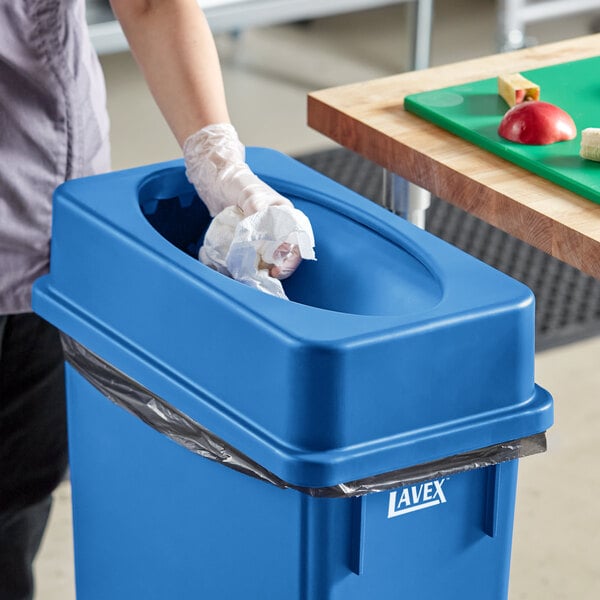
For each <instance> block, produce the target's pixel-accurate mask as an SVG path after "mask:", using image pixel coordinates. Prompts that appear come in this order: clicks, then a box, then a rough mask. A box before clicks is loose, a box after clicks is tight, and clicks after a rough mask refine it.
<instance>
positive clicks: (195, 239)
mask: <svg viewBox="0 0 600 600" xmlns="http://www.w3.org/2000/svg"><path fill="white" fill-rule="evenodd" d="M247 158H248V161H249V163H250V165H251V167H252V168H253V170H254V171H255V172H256V173H257V174H258V175H259V176H260V177H262V178H263V179H265V181H267V183H269V184H270V185H272V186H273V187H275V189H277V190H278V191H279V192H280V193H282V194H284V195H286V196H288V197H290V198H291V199H292V200H293V201H294V203H295V204H296V205H297V206H298V208H300V209H302V210H303V211H304V212H305V213H306V214H307V216H308V217H309V218H310V220H311V222H312V224H313V228H314V230H315V237H316V241H317V259H318V260H317V261H316V262H314V263H313V262H305V263H303V264H302V265H301V266H300V268H299V269H298V271H297V272H296V273H295V274H294V276H293V277H291V278H290V279H288V280H286V282H284V288H285V291H286V293H287V295H288V297H289V298H290V301H285V300H281V299H279V298H275V297H272V296H268V295H266V294H263V293H261V292H258V291H256V290H254V289H251V288H249V287H246V286H244V285H242V284H241V283H239V282H236V281H233V280H231V279H228V278H227V277H225V276H223V275H221V274H219V273H216V272H215V271H212V270H211V269H209V268H208V267H206V266H204V265H202V264H201V263H200V262H199V261H198V260H197V259H196V258H195V256H194V255H195V253H196V252H197V250H198V244H199V243H200V242H201V239H202V234H203V231H204V229H205V228H206V226H207V225H208V223H209V220H210V218H209V215H208V212H207V211H206V209H205V207H204V205H203V204H202V202H201V201H200V199H199V198H198V197H197V195H196V193H195V191H194V190H193V188H192V186H191V185H190V184H189V183H188V182H187V180H186V178H185V169H184V166H183V163H182V161H172V162H169V163H165V164H161V165H150V166H148V167H141V168H138V169H132V170H128V171H123V172H118V173H111V174H107V175H102V176H96V177H90V178H86V179H81V180H76V181H70V182H67V183H66V184H64V185H63V186H61V187H60V188H58V190H57V191H56V193H55V201H54V208H53V237H52V248H51V269H50V274H49V275H48V276H45V277H43V278H41V279H40V280H38V282H36V284H35V286H34V292H33V305H34V310H35V311H36V312H38V313H39V314H41V315H42V316H43V317H44V318H46V319H47V320H49V321H50V322H52V323H53V324H55V325H56V326H57V327H59V328H60V329H61V330H62V331H63V332H64V333H65V335H66V336H68V337H69V338H72V339H74V340H76V341H77V343H78V344H80V345H81V346H83V347H85V348H87V349H89V350H90V351H91V352H92V353H94V354H95V355H97V356H98V357H100V358H101V359H102V360H103V361H105V362H106V363H109V364H110V365H113V366H114V367H115V369H117V370H118V371H119V372H120V373H122V374H123V375H124V376H126V377H127V378H129V379H130V380H133V381H135V382H137V383H139V385H140V386H142V387H143V388H144V389H146V390H149V391H150V392H151V394H154V395H155V396H156V397H157V398H159V399H162V400H163V401H164V402H166V403H167V404H168V405H169V406H171V407H173V409H174V410H175V411H177V414H179V415H184V416H185V417H186V419H189V422H190V423H196V424H200V425H201V426H202V427H203V428H204V430H206V431H208V432H210V433H211V434H212V435H214V436H216V437H217V438H218V439H220V440H224V441H225V442H226V443H227V444H229V446H230V449H233V451H234V453H239V454H240V455H243V456H245V457H249V459H251V461H252V462H253V464H256V465H260V467H261V469H262V470H263V471H264V472H267V473H269V474H272V475H273V477H274V478H275V479H276V480H277V482H278V483H277V485H280V483H281V482H284V484H285V485H282V486H281V485H280V487H277V485H273V484H271V483H266V482H264V481H261V480H259V479H257V478H255V477H253V476H250V475H247V474H244V473H240V472H238V471H236V470H232V469H229V468H227V466H226V465H225V464H220V463H217V462H212V461H210V460H208V459H206V458H203V457H202V456H199V455H198V454H196V453H195V443H192V444H191V446H193V448H190V447H189V446H190V444H189V441H190V440H189V439H187V440H181V439H179V438H178V435H174V436H171V437H167V436H166V435H163V434H162V433H160V432H159V431H160V430H155V428H154V426H153V424H152V423H150V424H147V423H146V422H142V421H140V420H139V419H137V418H136V417H135V416H133V415H132V414H130V413H128V412H126V411H125V410H123V408H122V407H121V406H117V405H116V404H114V403H113V402H112V401H111V400H115V398H114V397H112V395H111V394H110V393H108V392H106V393H105V392H104V391H102V389H101V388H99V389H97V388H96V387H95V386H94V385H91V384H90V383H89V382H88V377H87V376H86V373H85V372H83V371H81V370H78V371H76V370H75V369H74V368H72V367H69V368H68V412H69V430H70V434H69V435H70V453H71V477H72V487H73V515H74V536H75V555H76V580H77V590H78V597H79V598H80V599H82V600H93V599H94V598H102V599H103V600H105V599H106V598H111V599H119V598H127V599H128V600H130V599H131V598H144V599H145V600H146V599H148V600H151V599H152V598H156V599H159V598H160V599H161V600H162V599H164V598H193V597H200V596H203V597H207V598H211V599H215V600H216V599H223V600H230V599H231V598H234V597H237V596H238V595H240V596H241V595H242V594H243V595H244V597H246V598H249V599H256V600H258V599H261V600H262V599H264V598H273V599H274V600H279V599H281V600H290V599H292V600H293V599H295V598H298V599H302V600H313V599H315V600H316V599H323V600H329V599H331V600H333V599H336V600H337V599H339V600H342V598H343V599H344V600H347V599H354V598H356V599H358V598H360V599H365V598H373V597H376V595H377V594H381V595H385V597H390V598H394V597H398V598H399V597H404V596H406V595H407V594H410V595H412V596H413V597H416V598H430V597H434V594H435V595H438V594H439V595H441V596H443V597H444V598H449V599H452V598H456V599H458V598H460V599H461V600H465V599H470V598H473V599H477V600H488V599H489V600H492V599H494V600H496V599H498V600H504V599H505V598H506V596H507V586H508V571H509V562H510V541H511V536H512V518H513V512H514V497H515V488H516V475H517V460H508V461H499V463H498V464H491V466H485V467H481V466H480V465H485V464H486V463H485V462H481V463H478V462H477V461H474V463H473V465H471V467H472V468H470V469H469V470H465V469H462V471H461V472H453V471H452V469H450V470H449V471H447V472H446V471H444V473H445V474H442V475H440V476H439V477H438V476H437V475H435V474H433V472H432V476H431V477H430V478H429V479H427V478H423V477H420V478H419V479H418V480H417V481H415V482H414V483H411V485H406V486H404V487H397V488H396V489H393V488H390V487H389V486H388V487H386V488H385V490H382V491H378V492H376V493H369V494H366V495H360V493H361V492H357V491H356V490H357V489H359V488H360V489H363V488H361V487H360V486H358V487H357V486H355V485H354V483H355V482H357V481H358V482H361V481H363V480H366V479H368V478H371V477H379V476H384V477H385V474H387V473H389V472H395V471H397V470H403V469H410V468H411V467H414V466H419V465H425V466H427V465H430V464H434V463H436V464H438V466H439V463H440V461H441V462H444V461H448V462H449V463H450V464H452V461H453V459H454V457H456V456H464V455H469V453H470V452H477V451H478V449H485V448H490V447H494V446H495V445H498V444H503V443H506V442H511V441H512V440H518V439H520V438H525V437H527V436H535V435H537V434H540V433H543V432H545V431H546V429H547V428H548V427H550V425H551V424H552V418H553V416H552V399H551V397H550V395H549V394H548V393H547V392H546V391H544V390H543V389H541V388H540V387H539V386H537V385H536V384H535V382H534V369H533V357H534V298H533V294H532V293H531V291H530V290H528V289H527V288H526V287H525V286H523V285H522V284H520V283H519V282H517V281H515V280H513V279H511V278H510V277H508V276H506V275H504V274H502V273H500V272H498V271H496V270H494V269H492V268H491V267H489V266H488V265H485V264H483V263H481V262H480V261H478V260H476V259H474V258H473V257H470V256H468V255H466V254H465V253H463V252H461V251H460V250H458V249H456V248H454V247H452V246H450V245H448V244H446V243H445V242H443V241H442V240H439V239H437V238H435V237H434V236H431V235H430V234H428V233H427V232H425V231H422V230H420V229H418V228H416V227H414V226H412V225H411V224H410V223H407V222H405V221H403V220H402V219H399V218H398V217H396V216H394V215H392V214H390V213H388V212H387V211H385V210H384V209H383V208H381V207H379V206H376V205H375V204H373V203H371V202H369V201H368V200H366V199H364V198H361V197H360V196H358V195H356V194H354V193H353V192H351V191H350V190H348V189H346V188H343V187H342V186H340V185H338V184H336V183H335V182H333V181H331V180H329V179H327V178H326V177H324V176H322V175H319V174H317V173H316V172H314V171H312V170H311V169H309V168H307V167H306V166H303V165H301V164H300V163H298V162H296V161H294V160H292V159H290V158H288V157H285V156H284V155H282V154H280V153H277V152H274V151H270V150H266V149H249V151H248V156H247ZM116 379H117V384H120V382H119V377H117V378H116ZM125 389H127V386H126V385H125ZM109 398H110V399H111V400H109ZM153 406H154V405H153V404H152V401H151V400H149V401H148V403H147V408H150V409H151V410H150V413H152V410H153ZM159 412H160V411H159ZM157 414H158V413H157ZM163 417H164V415H162V414H161V418H163ZM148 421H152V417H149V419H148ZM174 440H175V441H174ZM181 444H183V445H184V446H186V444H187V446H186V447H183V446H182V445H181ZM228 451H229V450H226V451H225V454H227V452H228ZM223 462H225V463H226V462H228V461H227V460H224V461H223ZM448 473H450V474H448ZM353 482H354V483H353ZM331 487H334V488H335V489H337V490H338V492H339V491H340V490H342V492H343V493H342V494H339V495H341V496H342V497H334V498H330V497H319V496H320V492H319V490H322V489H325V488H327V489H329V488H331ZM315 490H316V491H315ZM344 490H349V491H348V492H347V493H346V492H344Z"/></svg>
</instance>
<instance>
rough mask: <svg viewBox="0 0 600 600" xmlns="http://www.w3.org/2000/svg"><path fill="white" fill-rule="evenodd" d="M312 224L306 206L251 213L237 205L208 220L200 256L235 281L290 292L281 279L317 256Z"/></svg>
mask: <svg viewBox="0 0 600 600" xmlns="http://www.w3.org/2000/svg"><path fill="white" fill-rule="evenodd" d="M313 246H314V238H313V236H312V228H311V226H310V223H309V221H308V219H307V218H306V215H304V213H303V212H301V211H299V210H297V209H295V208H290V207H288V206H269V207H267V208H265V209H263V210H260V211H258V212H256V213H254V214H253V215H250V216H249V217H246V216H245V215H244V213H243V212H242V211H241V210H240V209H239V208H238V207H237V206H229V207H227V208H226V209H224V210H222V211H221V212H220V213H219V214H218V215H217V216H216V217H215V218H214V219H213V220H212V223H211V224H210V227H209V228H208V230H207V232H206V235H205V238H204V245H203V246H202V248H200V254H199V258H200V260H201V261H202V262H203V263H204V264H205V265H208V266H209V267H212V268H214V269H216V270H217V271H219V272H220V273H223V274H225V275H229V276H230V277H233V278H234V279H236V280H237V281H240V282H242V283H245V284H246V285H249V286H251V287H254V288H256V289H259V290H261V291H263V292H266V293H268V294H272V295H274V296H277V297H279V298H286V295H285V292H284V291H283V287H282V285H281V281H280V280H281V279H285V278H286V277H289V276H290V275H291V274H292V273H293V272H294V271H295V270H296V268H297V267H298V265H299V264H300V262H301V260H302V259H303V258H305V259H312V260H314V258H315V255H314V250H313Z"/></svg>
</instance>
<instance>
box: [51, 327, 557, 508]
mask: <svg viewBox="0 0 600 600" xmlns="http://www.w3.org/2000/svg"><path fill="white" fill-rule="evenodd" d="M62 343H63V348H64V351H65V357H66V360H67V362H68V363H69V364H70V365H71V366H72V367H73V368H74V369H75V370H77V371H78V372H79V374H80V375H81V376H82V377H84V378H85V379H86V380H87V381H88V382H89V383H91V384H92V385H93V386H94V387H95V388H96V389H97V390H99V391H100V392H101V393H102V394H103V395H104V396H106V397H107V398H108V399H109V400H111V401H112V402H114V403H115V404H117V405H118V406H120V407H122V408H124V409H125V410H127V411H128V412H130V413H132V414H133V415H135V416H136V417H138V418H139V419H141V420H142V421H143V422H144V423H146V424H147V425H149V426H150V427H152V428H153V429H155V430H156V431H158V432H160V433H162V434H163V435H166V436H167V437H168V438H170V439H171V440H173V441H174V442H176V443H178V444H180V445H181V446H183V447H185V448H187V449H188V450H190V451H191V452H194V453H195V454H198V455H200V456H203V457H204V458H208V459H210V460H213V461H216V462H218V463H221V464H223V465H224V466H227V467H230V468H232V469H235V470H236V471H240V472H241V473H244V474H246V475H249V476H252V477H256V478H257V479H261V480H263V481H265V482H268V483H270V484H273V485H275V486H277V487H279V488H282V489H294V490H297V491H299V492H302V493H304V494H308V495H309V496H315V497H322V498H349V497H353V496H363V495H365V494H369V493H373V492H382V491H385V490H392V489H395V488H399V487H403V486H405V485H412V484H415V483H419V482H423V481H431V480H434V479H439V478H440V477H446V476H449V475H452V474H455V473H462V472H465V471H470V470H472V469H480V468H483V467H489V466H491V465H496V464H498V463H501V462H505V461H508V460H514V459H517V458H523V457H525V456H530V455H532V454H538V453H540V452H545V451H546V435H545V433H538V434H535V435H532V436H528V437H525V438H520V439H517V440H511V441H508V442H504V443H502V444H496V445H493V446H487V447H485V448H481V449H478V450H473V451H470V452H465V453H463V454H456V455H453V456H450V457H447V458H443V459H440V460H435V461H432V462H428V463H423V464H419V465H414V466H411V467H407V468H403V469H398V470H396V471H389V472H387V473H383V474H378V475H373V476H371V477H366V478H364V479H360V480H357V481H348V482H346V483H340V484H338V485H333V486H327V487H320V488H311V487H302V486H297V485H293V484H290V483H287V482H285V481H283V480H282V479H280V478H279V477H278V476H277V475H275V474H274V473H272V472H271V471H269V470H268V469H265V468H264V467H262V466H261V465H259V464H258V463H256V462H255V461H253V460H252V459H251V458H249V457H248V456H246V455H245V454H243V453H242V452H239V451H238V450H236V449H235V448H233V447H232V446H230V445H229V444H228V443H227V442H225V441H224V440H222V439H221V438H219V437H218V436H216V435H214V434H213V433H211V432H210V431H208V430H207V429H205V428H204V427H202V425H200V424H199V423H196V422H195V421H194V420H193V419H191V418H190V417H188V416H186V415H185V414H183V413H182V412H180V411H179V410H177V409H176V408H175V407H173V406H171V405H170V404H169V403H168V402H166V401H165V400H163V399H162V398H160V397H158V396H157V395H155V394H153V393H152V392H151V391H150V390H148V389H147V388H145V387H144V386H142V385H140V384H139V383H137V382H136V381H134V380H133V379H131V378H130V377H128V376H127V375H125V374H124V373H122V372H121V371H119V370H118V369H116V368H115V367H113V366H112V365H110V364H109V363H107V362H106V361H105V360H103V359H102V358H100V357H99V356H97V355H96V354H94V353H93V352H90V351H89V350H88V349H87V348H85V347H84V346H82V345H81V344H79V343H78V342H76V341H75V340H73V339H72V338H70V337H69V336H67V335H65V334H62Z"/></svg>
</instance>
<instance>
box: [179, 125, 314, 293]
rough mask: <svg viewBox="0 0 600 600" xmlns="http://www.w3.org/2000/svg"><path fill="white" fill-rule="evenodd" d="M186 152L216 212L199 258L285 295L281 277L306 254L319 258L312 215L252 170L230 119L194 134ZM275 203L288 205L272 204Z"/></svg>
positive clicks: (195, 180)
mask: <svg viewBox="0 0 600 600" xmlns="http://www.w3.org/2000/svg"><path fill="white" fill-rule="evenodd" d="M183 153H184V158H185V163H186V174H187V177H188V179H189V180H190V182H191V183H192V184H193V185H194V187H195V188H196V191H197V192H198V195H199V196H200V198H201V199H202V200H203V202H204V203H205V204H206V206H207V208H208V210H209V213H210V215H211V216H212V217H213V222H212V224H211V226H210V228H209V230H208V231H207V233H206V236H205V241H204V246H203V247H202V248H201V249H200V254H199V258H200V260H201V261H202V262H203V263H205V264H207V265H209V266H211V267H213V268H215V269H216V270H218V271H219V272H221V273H223V274H225V275H229V276H231V277H233V278H234V279H237V280H238V281H242V282H244V283H246V284H248V285H251V286H253V287H256V288H258V289H262V290H263V291H265V292H268V293H271V294H274V295H276V296H279V297H283V298H285V294H284V292H283V288H282V286H281V283H279V281H277V280H281V279H285V278H286V277H289V276H290V275H291V274H292V273H293V272H294V271H295V270H296V268H297V267H298V265H299V264H300V262H301V261H302V259H309V260H314V259H315V255H314V250H313V247H314V235H313V232H312V227H311V225H310V221H309V220H308V218H307V217H306V216H305V215H304V213H302V212H301V211H299V210H297V209H295V208H294V207H293V204H292V203H291V202H290V201H289V200H288V199H287V198H284V197H283V196H282V195H281V194H278V193H277V192H276V191H275V190H274V189H272V188H271V187H270V186H268V185H267V184H265V183H264V182H263V181H261V180H260V179H259V178H258V177H257V176H256V175H255V174H254V173H253V172H252V171H251V169H250V167H249V166H248V165H247V163H246V162H245V148H244V145H243V144H242V143H241V142H240V140H239V138H238V135H237V132H236V131H235V129H234V127H233V126H232V125H231V124H229V123H219V124H215V125H209V126H207V127H205V128H203V129H201V130H200V131H198V132H196V133H195V134H193V135H191V136H190V137H189V138H188V139H187V140H186V141H185V143H184V145H183ZM275 207H280V208H285V209H286V210H284V211H273V210H270V209H272V208H275ZM251 217H253V218H251ZM238 226H239V227H238Z"/></svg>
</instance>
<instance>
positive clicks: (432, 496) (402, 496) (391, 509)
mask: <svg viewBox="0 0 600 600" xmlns="http://www.w3.org/2000/svg"><path fill="white" fill-rule="evenodd" d="M445 481H446V479H445V478H444V479H436V480H435V481H428V482H427V483H418V484H416V485H411V486H410V487H408V486H407V487H403V488H402V489H400V490H396V491H394V492H390V501H389V504H388V519H391V518H392V517H399V516H400V515H405V514H407V513H411V512H414V511H416V510H423V509H424V508H431V507H432V506H437V505H438V504H445V503H446V496H445V495H444V490H443V489H442V486H443V485H444V482H445Z"/></svg>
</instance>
